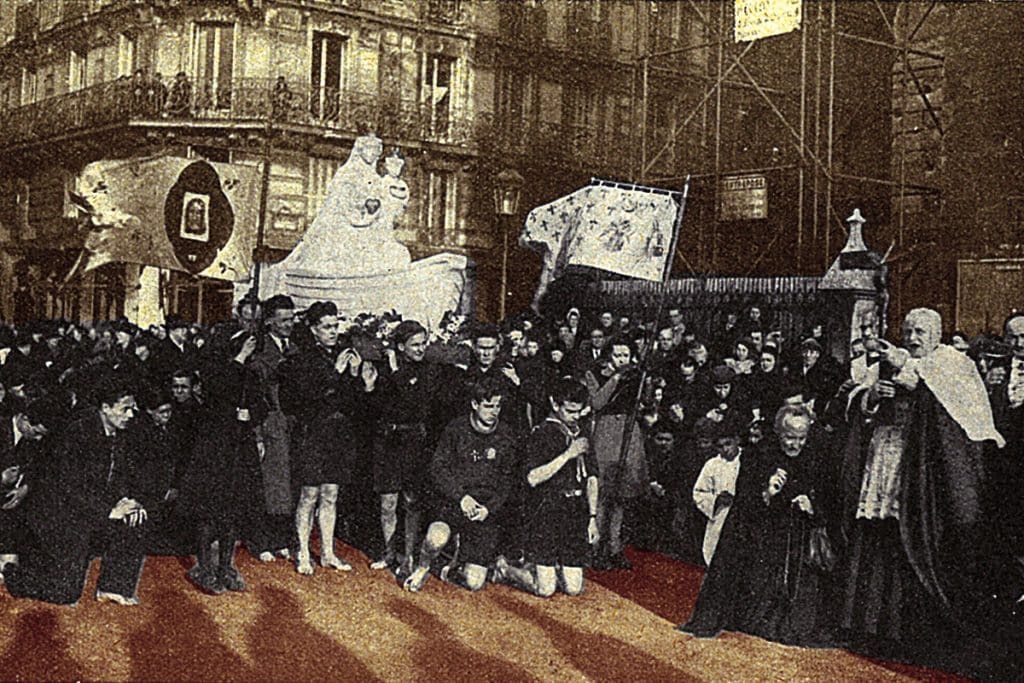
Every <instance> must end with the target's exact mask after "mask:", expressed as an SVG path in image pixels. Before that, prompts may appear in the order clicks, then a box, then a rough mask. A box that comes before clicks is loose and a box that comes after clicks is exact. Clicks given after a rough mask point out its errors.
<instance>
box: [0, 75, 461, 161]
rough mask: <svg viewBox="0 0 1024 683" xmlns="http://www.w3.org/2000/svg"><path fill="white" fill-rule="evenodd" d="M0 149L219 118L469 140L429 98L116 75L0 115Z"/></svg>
mask: <svg viewBox="0 0 1024 683" xmlns="http://www.w3.org/2000/svg"><path fill="white" fill-rule="evenodd" d="M0 116H2V117H3V120H4V125H3V126H0V149H3V148H8V147H13V146H16V145H25V144H31V143H40V142H45V141H47V140H50V139H53V138H57V137H62V136H66V135H73V134H81V133H89V132H91V131H96V130H99V129H103V128H108V127H111V126H117V125H133V124H146V125H152V124H154V123H157V124H159V123H165V124H166V125H189V124H200V123H215V122H224V123H225V124H238V123H247V122H249V123H266V122H267V120H268V119H271V120H272V121H273V122H274V124H275V125H281V126H296V127H299V128H304V127H308V128H311V129H315V130H320V131H332V132H336V133H340V134H352V135H354V134H357V133H359V132H362V131H365V130H373V131H375V132H376V133H377V134H378V135H380V136H381V137H384V138H391V139H401V140H418V141H424V142H434V143H441V144H452V145H472V143H473V139H472V136H473V132H474V126H473V122H472V120H471V118H470V117H469V116H467V115H465V114H462V113H460V112H457V111H450V110H447V109H443V108H440V107H432V106H431V105H430V103H429V102H420V101H418V100H410V99H401V98H387V97H381V96H380V95H379V94H377V93H363V92H352V91H346V90H342V91H339V90H337V89H334V88H313V87H310V86H309V85H306V84H299V85H292V84H289V83H287V82H285V81H281V80H277V81H274V80H267V79H241V80H236V81H232V82H231V83H222V84H221V83H210V82H202V81H199V82H196V81H193V80H191V79H187V78H185V79H176V80H165V81H157V80H154V79H127V78H125V79H120V80H117V81H113V82H109V83H103V84H100V85H95V86H91V87H88V88H85V89H82V90H78V91H76V92H72V93H67V94H64V95H58V96H56V97H51V98H47V99H45V100H42V101H40V102H36V103H34V104H30V105H26V106H22V107H17V108H14V109H11V110H9V111H6V112H3V113H0Z"/></svg>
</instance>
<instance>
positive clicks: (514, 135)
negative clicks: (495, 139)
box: [494, 71, 536, 144]
mask: <svg viewBox="0 0 1024 683" xmlns="http://www.w3.org/2000/svg"><path fill="white" fill-rule="evenodd" d="M535 78H536V77H535V76H534V75H533V74H524V73H520V72H518V71H500V72H499V73H498V83H497V87H496V88H495V98H496V102H495V109H494V111H495V113H496V115H497V122H498V125H499V126H500V127H501V129H502V130H504V131H507V133H508V135H509V136H510V138H511V140H510V141H511V142H512V143H513V144H521V143H522V142H523V140H521V139H520V136H521V135H522V134H523V131H524V129H525V128H526V127H527V122H528V121H530V120H531V118H532V117H533V116H534V107H533V99H534V92H535V90H536V80H535Z"/></svg>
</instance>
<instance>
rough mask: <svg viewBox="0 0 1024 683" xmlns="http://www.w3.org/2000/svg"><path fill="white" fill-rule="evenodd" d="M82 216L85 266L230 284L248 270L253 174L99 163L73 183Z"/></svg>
mask: <svg viewBox="0 0 1024 683" xmlns="http://www.w3.org/2000/svg"><path fill="white" fill-rule="evenodd" d="M77 190H78V192H77V194H75V195H73V196H72V200H73V201H74V203H75V204H76V205H77V206H78V207H79V209H80V210H81V211H82V212H84V213H86V214H87V215H88V224H89V228H90V229H89V231H88V233H87V234H86V238H85V259H86V260H85V262H84V263H83V264H82V265H81V270H82V271H83V272H84V271H89V270H92V269H94V268H98V267H100V266H102V265H104V264H106V263H112V262H118V263H138V264H142V265H146V266H156V267H158V268H166V269H169V270H180V271H185V272H189V273H192V274H194V275H200V276H203V277H209V278H216V279H219V280H232V281H233V280H238V279H241V278H244V277H246V276H247V274H248V272H249V269H250V267H251V265H252V251H253V247H254V246H255V233H256V222H257V220H258V214H259V208H258V207H259V173H258V172H257V171H256V169H254V168H250V167H246V166H236V165H232V164H222V163H216V162H209V161H205V160H197V159H183V158H180V157H158V158H153V159H127V160H105V161H98V162H96V163H92V164H89V165H88V166H86V167H85V169H83V171H82V172H81V174H79V176H78V182H77Z"/></svg>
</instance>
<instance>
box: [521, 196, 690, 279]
mask: <svg viewBox="0 0 1024 683" xmlns="http://www.w3.org/2000/svg"><path fill="white" fill-rule="evenodd" d="M679 209H680V206H679V203H678V202H677V201H676V200H675V199H673V198H672V197H671V196H670V195H667V194H661V193H655V192H650V191H645V190H633V189H629V188H622V187H610V186H601V185H591V186H589V187H584V188H582V189H580V190H577V191H576V192H573V193H572V194H570V195H568V196H566V197H562V198H561V199H557V200H555V201H553V202H551V203H550V204H545V205H544V206H540V207H538V208H536V209H534V210H533V211H531V212H530V215H529V216H528V217H527V219H526V225H525V227H524V228H523V232H522V234H521V235H520V238H519V241H520V244H522V245H524V246H528V247H531V248H534V249H540V250H542V251H543V252H544V266H545V268H544V270H545V274H544V277H547V278H548V279H549V280H550V279H554V278H557V277H558V276H559V275H561V274H562V271H563V270H564V269H565V267H566V266H570V265H580V266H590V267H592V268H600V269H602V270H607V271H610V272H613V273H619V274H620V275H626V276H628V277H634V278H640V279H644V280H658V281H660V280H661V278H662V277H663V275H664V271H665V260H666V259H667V258H669V256H670V254H669V253H668V251H669V249H670V247H671V242H672V230H673V228H674V226H675V220H676V214H677V212H678V211H679Z"/></svg>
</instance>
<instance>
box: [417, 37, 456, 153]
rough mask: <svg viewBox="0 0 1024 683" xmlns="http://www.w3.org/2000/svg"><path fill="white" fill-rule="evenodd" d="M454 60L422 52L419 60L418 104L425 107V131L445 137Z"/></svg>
mask: <svg viewBox="0 0 1024 683" xmlns="http://www.w3.org/2000/svg"><path fill="white" fill-rule="evenodd" d="M454 69H455V60H454V59H453V58H452V57H447V56H445V55H438V54H424V55H423V57H422V60H421V62H420V104H421V105H422V106H424V107H425V108H426V116H427V121H426V124H427V131H428V132H429V134H431V135H437V136H441V137H446V136H447V134H448V126H449V122H450V120H451V110H452V86H453V81H454V77H455V74H454Z"/></svg>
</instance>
